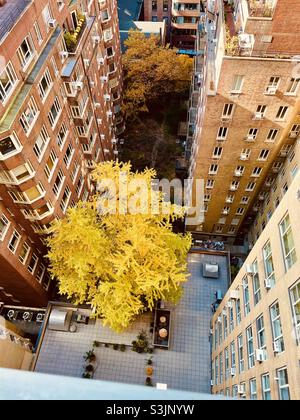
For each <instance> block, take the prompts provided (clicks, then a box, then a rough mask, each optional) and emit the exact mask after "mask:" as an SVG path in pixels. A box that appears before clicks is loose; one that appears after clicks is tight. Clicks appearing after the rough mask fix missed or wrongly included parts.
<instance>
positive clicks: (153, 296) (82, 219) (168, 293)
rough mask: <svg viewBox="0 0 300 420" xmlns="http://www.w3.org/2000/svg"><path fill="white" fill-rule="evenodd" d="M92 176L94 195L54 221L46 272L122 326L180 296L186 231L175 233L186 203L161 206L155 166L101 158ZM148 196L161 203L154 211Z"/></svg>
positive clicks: (116, 327)
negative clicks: (134, 167) (140, 167)
mask: <svg viewBox="0 0 300 420" xmlns="http://www.w3.org/2000/svg"><path fill="white" fill-rule="evenodd" d="M93 177H94V181H95V182H96V183H97V185H98V192H97V194H95V196H94V197H93V198H92V200H91V201H90V202H89V203H79V204H78V205H77V207H75V208H72V209H69V210H68V212H67V215H66V217H65V218H64V219H63V220H59V221H55V222H54V223H53V226H52V229H51V230H52V234H51V235H50V236H49V238H48V240H47V242H48V246H49V249H50V251H49V254H48V257H49V259H50V263H51V273H52V275H53V277H54V278H55V279H57V281H58V284H59V290H60V293H61V294H65V295H67V296H68V298H70V299H72V300H73V301H74V302H75V303H77V304H82V303H88V304H90V305H91V306H92V307H93V309H94V311H95V315H96V316H98V317H101V318H103V322H104V324H107V325H109V326H110V327H111V328H113V329H114V330H115V331H122V330H124V329H125V328H127V327H128V326H129V325H130V324H131V323H132V322H133V321H134V320H135V318H136V317H137V316H138V315H139V314H141V313H143V312H144V311H146V310H149V309H150V310H151V309H153V307H154V305H155V303H156V302H157V300H159V299H163V300H166V301H170V302H174V303H176V302H178V299H179V298H180V296H181V293H182V284H183V283H184V282H185V281H187V278H188V274H187V266H186V258H187V253H188V251H189V249H190V246H191V236H190V235H189V234H187V235H181V234H176V233H174V232H173V231H172V224H171V222H172V221H174V220H176V219H177V218H180V217H183V215H184V208H181V207H177V206H175V205H171V204H170V203H169V204H168V205H166V203H165V202H164V200H163V196H162V194H161V193H160V192H157V191H156V192H154V191H153V189H152V180H153V178H154V177H155V171H153V170H148V169H147V170H145V171H144V172H142V173H133V172H132V171H131V165H130V164H129V163H127V164H123V163H119V162H105V163H102V164H100V165H98V166H97V168H96V169H95V171H94V173H93ZM105 179H108V180H111V181H113V183H114V185H116V188H115V191H114V192H113V193H111V192H110V193H108V189H107V187H105V186H103V180H105ZM120 179H121V181H120ZM101 181H102V182H101ZM136 184H138V187H135V186H134V185H136ZM132 185H133V186H134V187H132ZM121 190H122V191H121ZM123 191H126V194H127V198H126V203H127V204H126V206H125V207H124V203H123V204H122V203H121V202H122V201H123V198H122V197H123V196H122V194H123ZM151 199H152V201H151ZM151 202H152V203H153V202H154V203H156V204H157V205H158V206H157V207H156V211H155V213H156V214H152V213H153V211H152V210H153V209H152V206H151ZM112 203H114V204H117V206H114V205H112ZM133 204H135V211H131V210H132V207H133ZM120 206H121V207H120ZM163 208H164V214H163V213H162V211H161V210H162V209H163ZM108 209H109V210H110V211H108ZM113 209H115V210H116V211H115V212H114V213H115V214H112V213H113V211H112V210H113ZM124 209H125V210H126V211H124ZM158 209H159V211H157V210H158Z"/></svg>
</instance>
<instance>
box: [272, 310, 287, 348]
mask: <svg viewBox="0 0 300 420" xmlns="http://www.w3.org/2000/svg"><path fill="white" fill-rule="evenodd" d="M270 315H271V323H272V331H273V339H274V352H275V353H282V352H284V350H285V347H284V340H283V334H282V324H281V317H280V310H279V303H278V302H276V303H274V305H272V306H271V308H270Z"/></svg>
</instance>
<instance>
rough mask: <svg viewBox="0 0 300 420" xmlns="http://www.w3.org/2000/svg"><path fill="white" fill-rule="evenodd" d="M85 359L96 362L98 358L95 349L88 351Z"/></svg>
mask: <svg viewBox="0 0 300 420" xmlns="http://www.w3.org/2000/svg"><path fill="white" fill-rule="evenodd" d="M84 360H85V361H86V362H87V361H89V362H94V361H95V360H96V355H95V353H94V350H90V351H88V352H87V353H86V354H85V356H84Z"/></svg>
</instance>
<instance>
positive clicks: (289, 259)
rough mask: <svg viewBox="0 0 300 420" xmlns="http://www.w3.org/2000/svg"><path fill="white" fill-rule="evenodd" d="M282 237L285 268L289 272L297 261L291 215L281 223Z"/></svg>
mask: <svg viewBox="0 0 300 420" xmlns="http://www.w3.org/2000/svg"><path fill="white" fill-rule="evenodd" d="M280 236H281V243H282V248H283V253H284V262H285V268H286V270H289V269H290V268H291V267H292V266H293V265H294V264H295V262H296V261H297V256H296V249H295V244H294V238H293V232H292V227H291V222H290V216H289V214H287V215H286V216H285V218H284V219H283V220H282V222H281V223H280Z"/></svg>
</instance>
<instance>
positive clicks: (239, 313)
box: [235, 299, 242, 325]
mask: <svg viewBox="0 0 300 420" xmlns="http://www.w3.org/2000/svg"><path fill="white" fill-rule="evenodd" d="M235 313H236V324H237V325H239V324H240V323H241V320H242V311H241V300H240V299H236V302H235Z"/></svg>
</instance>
